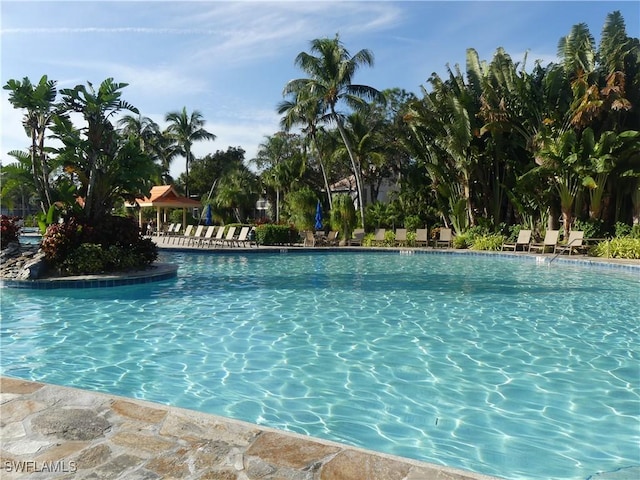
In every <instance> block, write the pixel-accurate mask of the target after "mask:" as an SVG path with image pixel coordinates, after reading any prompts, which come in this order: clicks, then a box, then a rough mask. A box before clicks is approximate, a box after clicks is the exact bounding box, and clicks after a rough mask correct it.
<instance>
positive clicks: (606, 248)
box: [589, 237, 640, 259]
mask: <svg viewBox="0 0 640 480" xmlns="http://www.w3.org/2000/svg"><path fill="white" fill-rule="evenodd" d="M589 255H591V256H594V257H605V258H630V259H640V238H632V237H620V238H613V239H611V240H605V241H604V242H600V243H598V244H597V245H595V246H594V247H592V248H591V249H590V250H589Z"/></svg>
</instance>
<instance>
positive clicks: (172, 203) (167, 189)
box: [136, 185, 202, 208]
mask: <svg viewBox="0 0 640 480" xmlns="http://www.w3.org/2000/svg"><path fill="white" fill-rule="evenodd" d="M136 203H137V204H138V206H139V207H164V208H185V207H199V206H201V205H202V204H201V203H200V202H199V201H198V200H191V199H190V198H187V197H183V196H182V195H179V194H178V192H176V191H175V189H174V188H173V186H172V185H156V186H155V187H152V188H151V193H150V195H149V197H145V198H143V199H139V198H138V199H136Z"/></svg>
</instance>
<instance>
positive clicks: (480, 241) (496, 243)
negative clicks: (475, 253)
mask: <svg viewBox="0 0 640 480" xmlns="http://www.w3.org/2000/svg"><path fill="white" fill-rule="evenodd" d="M504 240H505V237H504V235H501V234H499V233H495V234H493V235H478V236H476V237H474V239H473V242H472V244H471V247H470V248H471V250H490V251H498V250H501V249H502V244H503V243H504Z"/></svg>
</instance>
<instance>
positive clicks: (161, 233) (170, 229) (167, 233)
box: [160, 223, 176, 237]
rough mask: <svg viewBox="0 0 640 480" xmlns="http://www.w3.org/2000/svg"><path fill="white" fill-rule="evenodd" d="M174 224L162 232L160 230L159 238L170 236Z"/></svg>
mask: <svg viewBox="0 0 640 480" xmlns="http://www.w3.org/2000/svg"><path fill="white" fill-rule="evenodd" d="M175 225H176V224H175V223H172V224H171V225H169V226H168V227H167V228H163V229H162V230H160V236H161V237H163V236H165V235H166V236H168V235H171V234H172V233H173V227H174V226H175Z"/></svg>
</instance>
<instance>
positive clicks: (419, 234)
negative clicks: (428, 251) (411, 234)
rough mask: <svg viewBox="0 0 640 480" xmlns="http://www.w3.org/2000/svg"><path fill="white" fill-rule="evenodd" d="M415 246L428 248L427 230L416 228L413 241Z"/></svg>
mask: <svg viewBox="0 0 640 480" xmlns="http://www.w3.org/2000/svg"><path fill="white" fill-rule="evenodd" d="M415 244H416V247H421V246H424V247H428V246H429V239H428V238H427V229H426V228H418V229H417V230H416V240H415Z"/></svg>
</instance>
